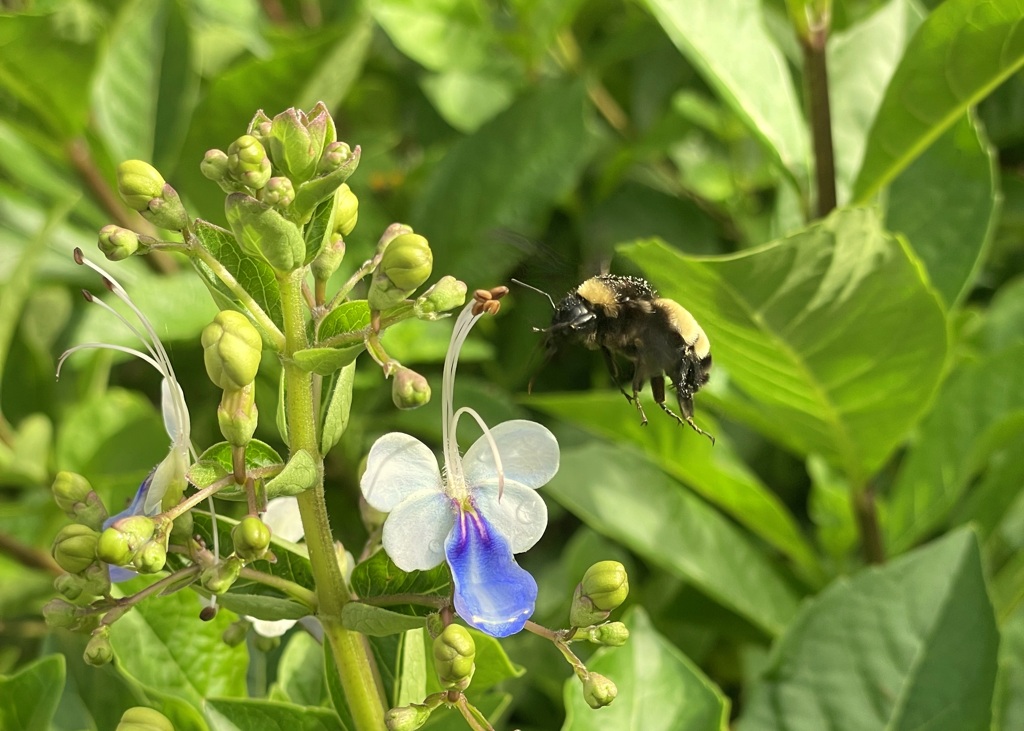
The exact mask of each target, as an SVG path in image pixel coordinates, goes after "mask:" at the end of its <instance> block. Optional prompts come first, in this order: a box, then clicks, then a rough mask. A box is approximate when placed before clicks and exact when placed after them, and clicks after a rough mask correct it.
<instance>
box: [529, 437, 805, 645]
mask: <svg viewBox="0 0 1024 731" xmlns="http://www.w3.org/2000/svg"><path fill="white" fill-rule="evenodd" d="M544 492H545V493H546V494H547V495H549V496H552V497H554V499H555V500H557V501H558V502H559V503H561V504H562V505H563V506H565V507H566V508H567V509H568V510H569V511H570V512H572V513H573V514H574V515H576V516H578V517H579V518H580V519H581V520H582V521H583V522H584V523H586V524H587V525H589V526H590V527H591V528H593V529H594V530H596V531H598V532H599V533H602V534H603V535H606V536H608V537H610V538H614V539H615V540H617V541H619V542H620V543H622V544H623V545H624V546H626V547H627V548H629V549H630V550H632V551H634V552H635V553H637V554H639V555H640V556H642V557H643V558H644V559H645V560H647V561H649V562H650V563H652V564H654V565H656V566H660V567H661V568H663V569H665V570H666V571H668V572H669V573H671V574H672V575H673V576H677V577H680V578H682V579H685V580H686V581H688V582H690V583H692V584H693V585H694V587H696V588H697V589H698V590H700V591H701V592H703V593H704V594H706V595H707V596H709V597H711V598H712V599H714V600H715V601H716V602H718V603H719V604H721V605H722V606H724V607H726V608H728V609H730V610H731V611H733V612H736V613H737V614H739V615H740V616H741V617H743V618H744V619H746V620H747V621H748V622H750V623H751V624H752V625H754V626H755V627H757V628H759V629H761V630H762V631H763V632H765V633H767V634H769V635H774V634H778V633H779V632H781V631H782V630H783V628H784V627H785V626H786V624H787V623H788V622H789V619H790V618H791V617H792V615H793V614H794V613H795V612H796V605H797V597H796V596H795V594H794V592H793V589H792V588H791V587H790V586H789V584H788V583H787V582H786V580H784V579H783V577H782V576H781V575H780V573H779V571H778V569H777V568H776V567H775V566H774V565H773V564H772V563H771V562H770V561H769V560H768V559H767V558H766V557H765V554H764V552H763V551H762V550H761V549H760V548H759V547H758V546H756V545H755V544H754V543H753V542H752V541H751V540H750V539H749V538H748V537H747V536H746V535H745V534H744V533H743V532H742V531H740V530H738V529H737V528H736V527H735V526H734V525H733V524H732V523H731V522H730V521H729V520H728V519H726V518H723V517H722V516H721V514H719V513H718V512H717V511H716V510H714V509H713V508H711V507H709V506H708V505H707V504H706V503H705V502H704V501H703V500H701V499H700V498H698V497H696V496H694V495H693V494H692V493H690V492H689V491H687V490H681V489H680V487H679V484H678V483H677V482H675V480H673V479H671V478H669V477H668V476H666V475H665V474H663V473H662V472H660V471H659V470H657V469H655V468H654V467H652V466H651V465H650V464H649V462H648V461H647V460H645V459H643V458H641V457H640V456H638V455H636V454H634V453H632V452H630V451H627V450H625V449H621V448H619V447H615V446H612V445H609V444H598V443H591V444H588V445H587V446H583V447H577V448H572V449H564V448H563V450H562V455H561V464H560V466H559V468H558V474H557V475H555V478H554V479H553V480H552V481H551V482H550V483H549V484H548V485H547V486H545V487H544Z"/></svg>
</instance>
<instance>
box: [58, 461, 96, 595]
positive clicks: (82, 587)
mask: <svg viewBox="0 0 1024 731" xmlns="http://www.w3.org/2000/svg"><path fill="white" fill-rule="evenodd" d="M51 489H52V491H53V498H54V501H55V502H56V503H57V505H58V506H59V507H60V509H61V510H63V511H64V512H65V513H66V514H67V516H68V517H69V518H71V519H72V520H73V521H75V522H74V523H71V524H70V525H66V526H64V527H63V528H61V529H60V530H59V531H58V532H57V535H56V536H55V537H54V539H53V545H52V547H51V553H52V555H53V558H54V560H55V561H56V562H57V565H58V566H60V567H61V568H62V569H64V570H65V571H67V572H68V573H66V574H62V575H61V576H58V577H57V579H56V580H55V581H54V588H55V589H56V590H57V591H58V592H60V593H61V594H62V595H63V596H64V597H65V598H67V599H69V600H71V601H72V602H75V603H77V604H88V603H89V602H91V601H92V600H93V599H94V598H95V597H97V596H101V595H103V594H105V593H107V592H108V591H109V590H110V576H109V574H108V573H107V567H106V566H104V565H103V564H102V563H100V557H99V555H98V552H99V539H100V533H99V530H100V529H101V528H102V527H103V521H104V520H106V518H107V510H106V508H105V507H103V502H102V501H101V500H100V498H99V496H98V495H97V494H96V493H95V492H94V491H93V489H92V486H91V485H90V484H89V481H88V480H86V479H85V478H84V477H82V476H81V475H78V474H75V473H74V472H58V473H57V477H56V478H55V479H54V481H53V486H52V488H51Z"/></svg>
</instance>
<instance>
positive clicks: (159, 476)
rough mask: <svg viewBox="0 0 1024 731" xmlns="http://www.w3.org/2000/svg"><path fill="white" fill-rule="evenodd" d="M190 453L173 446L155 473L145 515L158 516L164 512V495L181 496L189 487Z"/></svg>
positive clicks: (144, 508) (145, 506)
mask: <svg viewBox="0 0 1024 731" xmlns="http://www.w3.org/2000/svg"><path fill="white" fill-rule="evenodd" d="M188 465H189V459H188V451H187V450H186V449H185V448H179V447H178V446H172V447H171V451H170V452H168V453H167V456H166V457H164V458H163V461H161V462H160V464H158V465H157V466H156V469H155V470H154V471H153V479H152V481H151V483H150V486H149V492H148V493H147V495H146V503H145V505H144V506H143V508H142V511H143V513H144V514H145V515H156V514H157V513H159V512H160V511H161V510H162V507H161V505H162V503H163V500H164V495H166V494H167V493H168V491H173V492H171V494H172V495H173V494H178V495H180V494H181V492H182V491H184V490H185V487H186V485H187V482H186V478H185V472H186V471H187V470H188Z"/></svg>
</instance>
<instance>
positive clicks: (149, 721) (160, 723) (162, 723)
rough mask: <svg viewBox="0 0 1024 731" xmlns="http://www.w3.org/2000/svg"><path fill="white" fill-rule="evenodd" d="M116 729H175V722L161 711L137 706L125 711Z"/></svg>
mask: <svg viewBox="0 0 1024 731" xmlns="http://www.w3.org/2000/svg"><path fill="white" fill-rule="evenodd" d="M115 731H174V724H173V723H171V721H170V719H168V718H167V716H165V715H164V714H162V713H160V711H155V710H153V709H152V708H146V707H145V706H135V707H134V708H129V709H128V710H127V711H125V712H124V715H123V716H121V722H120V723H119V724H117V728H116V729H115Z"/></svg>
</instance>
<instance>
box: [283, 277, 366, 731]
mask: <svg viewBox="0 0 1024 731" xmlns="http://www.w3.org/2000/svg"><path fill="white" fill-rule="evenodd" d="M304 274H305V270H302V269H300V270H298V271H296V272H293V273H291V274H289V275H286V276H282V277H281V278H280V285H281V307H282V312H283V314H284V337H285V346H284V352H283V353H282V359H281V362H282V366H283V368H284V382H285V383H284V386H285V413H286V415H287V423H288V446H289V449H290V450H291V454H292V455H294V454H295V453H296V452H298V451H299V450H300V449H305V450H306V451H308V452H309V453H310V454H314V455H319V454H320V448H319V444H318V441H317V429H316V413H317V409H316V407H315V405H314V403H313V397H312V393H313V391H312V389H313V376H312V374H311V373H308V372H306V371H303V370H302V369H300V368H298V367H297V366H296V365H295V362H294V361H293V360H292V354H294V353H295V352H296V351H298V350H302V349H303V348H305V347H307V341H306V317H305V308H304V303H303V297H302V283H303V279H304V276H303V275H304ZM298 499H299V513H300V515H301V516H302V527H303V530H304V531H305V535H306V546H307V548H308V549H309V562H310V564H311V565H312V567H313V577H314V579H315V581H316V594H317V602H318V606H319V611H318V612H317V616H318V617H319V618H320V623H321V624H322V625H323V627H324V635H325V636H326V638H327V641H328V644H329V646H330V648H331V653H332V655H333V657H334V665H335V667H336V668H337V670H338V675H339V679H340V681H341V687H342V689H343V690H344V692H345V699H346V701H347V702H348V706H349V710H350V711H351V713H352V720H353V721H354V723H355V726H356V729H358V731H380V729H382V728H384V707H385V701H384V695H383V692H382V684H381V682H380V679H379V675H378V673H377V669H376V665H375V664H374V661H373V658H372V655H371V654H370V649H369V644H368V643H367V642H366V639H365V638H364V637H363V636H362V635H360V634H358V633H356V632H352V631H350V630H348V629H346V628H345V626H344V625H343V624H342V622H341V610H342V609H343V608H344V606H345V604H346V603H347V602H348V600H349V594H348V589H347V588H346V586H345V579H344V577H343V576H342V574H341V567H340V566H339V565H338V559H337V556H336V554H335V548H334V537H333V536H332V534H331V526H330V522H329V521H328V518H327V504H326V502H325V501H324V484H323V469H322V468H321V470H320V471H319V479H318V480H317V482H316V484H315V485H314V486H313V488H312V489H310V490H307V491H305V492H304V493H302V494H301V495H299V498H298Z"/></svg>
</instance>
